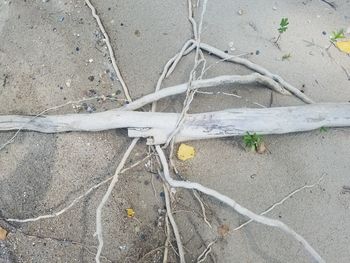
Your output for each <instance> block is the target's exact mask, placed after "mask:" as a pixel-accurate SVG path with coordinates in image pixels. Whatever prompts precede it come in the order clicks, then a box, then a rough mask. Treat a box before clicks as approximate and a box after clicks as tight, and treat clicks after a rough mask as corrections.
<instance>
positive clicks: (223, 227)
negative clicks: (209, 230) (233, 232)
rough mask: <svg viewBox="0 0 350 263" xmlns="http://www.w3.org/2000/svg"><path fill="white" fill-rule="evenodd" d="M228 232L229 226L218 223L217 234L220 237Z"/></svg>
mask: <svg viewBox="0 0 350 263" xmlns="http://www.w3.org/2000/svg"><path fill="white" fill-rule="evenodd" d="M228 232H230V227H229V226H228V225H220V226H218V234H219V236H221V237H224V236H226V235H227V234H228Z"/></svg>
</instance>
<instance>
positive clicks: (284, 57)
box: [282, 53, 292, 61]
mask: <svg viewBox="0 0 350 263" xmlns="http://www.w3.org/2000/svg"><path fill="white" fill-rule="evenodd" d="M291 57H292V54H291V53H288V54H284V55H283V56H282V61H283V60H289V59H290V58H291Z"/></svg>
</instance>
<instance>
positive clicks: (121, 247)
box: [119, 245, 127, 251]
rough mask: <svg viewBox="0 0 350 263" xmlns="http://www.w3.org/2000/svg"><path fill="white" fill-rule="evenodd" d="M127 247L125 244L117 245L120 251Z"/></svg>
mask: <svg viewBox="0 0 350 263" xmlns="http://www.w3.org/2000/svg"><path fill="white" fill-rule="evenodd" d="M126 249H127V246H126V245H122V246H119V250H121V251H124V250H126Z"/></svg>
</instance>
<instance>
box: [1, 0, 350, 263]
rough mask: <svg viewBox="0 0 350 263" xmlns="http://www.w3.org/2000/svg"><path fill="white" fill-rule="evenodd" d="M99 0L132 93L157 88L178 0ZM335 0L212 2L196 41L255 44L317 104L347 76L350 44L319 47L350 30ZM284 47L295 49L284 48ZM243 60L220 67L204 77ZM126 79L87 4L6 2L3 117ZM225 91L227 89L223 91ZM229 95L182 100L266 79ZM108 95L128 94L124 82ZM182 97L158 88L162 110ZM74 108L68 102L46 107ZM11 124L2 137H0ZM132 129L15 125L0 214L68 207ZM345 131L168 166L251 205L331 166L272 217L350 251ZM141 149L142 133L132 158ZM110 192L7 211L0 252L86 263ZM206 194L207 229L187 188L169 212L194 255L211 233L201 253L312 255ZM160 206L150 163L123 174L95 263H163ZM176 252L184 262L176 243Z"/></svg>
mask: <svg viewBox="0 0 350 263" xmlns="http://www.w3.org/2000/svg"><path fill="white" fill-rule="evenodd" d="M94 2H96V3H94V4H95V5H96V8H97V9H98V11H99V14H100V16H101V19H102V20H103V22H104V24H105V26H106V29H107V31H108V33H109V35H110V37H111V41H112V44H113V47H114V49H115V53H116V57H117V61H118V64H119V67H120V69H121V71H122V74H123V76H124V77H125V81H126V82H127V84H128V86H129V87H130V91H131V95H132V97H133V98H137V97H140V96H142V95H144V94H147V93H150V92H152V91H153V89H154V87H155V83H156V80H157V78H158V77H159V74H160V72H161V70H162V68H163V66H164V64H165V63H166V61H167V60H168V59H169V58H170V57H172V56H173V55H174V54H175V53H176V52H178V50H180V48H181V46H182V45H183V43H184V42H185V41H186V40H187V39H188V38H190V37H191V27H190V24H189V23H188V20H187V9H186V8H187V7H186V1H180V2H178V1H170V0H164V1H112V0H106V1H94ZM335 2H336V4H337V9H336V10H334V9H333V8H331V7H330V6H329V5H327V4H326V3H324V2H322V1H318V0H304V1H300V0H298V1H292V0H288V1H271V0H265V1H252V0H250V1H229V0H225V1H211V0H209V3H208V8H207V13H206V16H205V19H204V24H203V35H202V40H203V41H204V42H207V43H209V44H212V45H214V46H216V47H218V48H220V49H222V50H227V51H228V52H229V53H231V54H236V55H238V54H243V53H251V55H249V58H250V59H251V60H252V61H254V62H256V63H259V64H261V65H263V66H264V67H266V68H268V69H270V70H271V71H272V72H276V73H278V74H280V75H282V76H283V77H285V79H286V80H288V81H290V82H291V83H292V84H294V85H295V86H296V87H298V88H300V89H303V90H304V92H305V93H306V94H307V95H309V96H310V97H311V98H313V99H314V100H315V101H317V102H347V101H349V102H350V81H349V80H348V79H347V76H346V74H345V72H344V70H343V69H342V68H341V66H340V65H342V66H343V67H345V68H346V69H347V70H348V71H350V62H349V61H350V60H349V56H347V55H345V54H343V53H340V52H339V51H338V50H336V49H335V48H334V47H332V48H331V49H330V50H329V53H327V52H326V51H325V49H324V48H325V47H326V46H328V45H329V35H330V34H331V32H332V31H333V30H336V29H340V28H344V29H346V28H348V27H350V1H349V0H336V1H335ZM239 10H242V13H241V14H239V13H238V11H239ZM282 17H288V18H289V20H290V26H289V29H288V31H287V32H286V33H285V34H284V35H283V36H282V38H281V40H280V42H279V43H280V47H281V49H278V48H277V47H276V46H274V45H273V44H272V43H271V39H272V38H273V37H276V36H277V30H276V29H277V28H278V24H279V21H280V19H281V18H282ZM230 42H233V46H234V48H235V50H231V49H230V47H229V43H230ZM310 43H311V44H310ZM289 53H290V54H291V57H290V59H289V60H282V56H283V55H286V54H289ZM207 61H208V62H207V63H208V65H212V64H213V63H215V61H216V60H215V58H213V57H210V56H207ZM192 65H193V56H187V57H185V58H184V60H183V62H181V63H180V65H179V67H178V69H177V70H176V72H175V74H174V75H173V76H172V77H171V78H170V79H168V80H166V81H165V85H166V86H167V85H173V84H177V83H182V82H185V81H187V80H188V77H189V71H190V69H191V68H192ZM213 65H214V64H213ZM248 72H249V71H248V70H246V69H244V68H242V67H239V66H235V65H231V64H227V63H220V64H215V65H214V66H213V67H211V68H210V69H209V70H208V71H207V74H206V77H211V76H216V75H219V74H220V75H222V74H245V73H248ZM120 90H121V87H120V85H119V83H118V81H117V80H116V76H115V74H114V73H113V68H112V67H111V64H110V62H109V58H108V53H107V51H106V49H105V47H104V45H103V41H102V36H101V33H100V31H99V30H98V28H97V25H96V23H95V20H94V19H93V18H92V16H91V14H90V10H89V9H88V8H87V7H86V6H85V5H84V1H82V0H76V1H68V0H67V1H53V0H49V1H42V0H36V1H34V0H27V1H25V0H24V1H19V0H18V1H15V0H12V1H10V0H6V1H5V0H0V114H36V113H38V112H40V111H42V110H44V109H46V108H49V107H52V106H55V105H60V104H62V103H65V102H67V101H70V100H79V99H82V98H84V97H85V98H86V97H88V96H91V95H93V94H95V93H96V94H97V95H108V94H112V93H116V94H119V93H120ZM222 90H223V91H230V92H232V89H231V88H229V87H223V88H222ZM235 92H236V94H238V95H240V96H242V99H238V98H236V97H232V96H224V95H222V94H218V95H206V94H198V95H197V96H196V98H195V100H194V102H193V104H192V108H191V112H200V111H212V110H218V109H223V108H227V107H241V106H244V107H258V106H257V105H256V104H254V103H259V104H262V105H265V106H269V104H270V100H271V93H270V91H268V90H266V89H261V88H258V87H254V86H251V87H248V88H246V87H245V88H242V87H238V88H237V89H236V90H235ZM117 97H118V98H119V99H123V95H122V93H121V94H119V95H117ZM182 99H183V97H181V96H180V97H176V98H169V99H166V100H164V101H163V102H162V103H160V104H159V105H160V106H159V110H161V111H177V112H178V111H180V110H181V105H182ZM122 103H123V102H122V101H118V102H105V103H99V102H96V101H91V102H88V103H87V105H85V109H86V108H88V109H89V110H90V109H96V110H97V111H102V110H105V109H110V108H115V107H117V106H120V105H121V104H122ZM297 104H301V102H300V101H298V100H296V99H293V98H292V97H290V96H285V97H283V96H278V95H274V96H273V102H272V105H271V106H284V105H297ZM83 108H84V107H83ZM85 109H83V111H85ZM74 111H75V109H73V107H72V105H69V106H66V107H64V108H61V109H59V110H57V111H55V113H72V112H74ZM12 135H13V133H9V132H3V133H0V143H4V142H6V140H7V139H9V138H10V137H11V136H12ZM126 135H127V134H126V131H106V132H99V133H66V134H51V135H43V134H38V133H32V132H22V133H20V135H19V136H18V137H17V138H16V140H15V142H14V143H12V144H10V145H9V146H8V147H6V148H5V149H3V150H2V151H0V217H2V218H28V217H35V216H38V215H41V214H46V213H51V212H55V211H58V210H60V209H62V208H63V207H65V206H66V205H68V204H69V203H70V202H71V201H72V200H74V198H75V197H77V196H79V195H80V194H82V193H83V192H84V191H86V190H87V189H88V188H89V187H91V186H92V185H94V184H96V183H98V182H100V181H102V180H103V179H105V178H107V177H109V176H111V175H113V173H114V171H115V169H116V166H117V164H118V161H119V160H120V158H121V156H122V154H123V152H124V151H125V150H126V147H127V145H128V144H129V142H130V139H128V138H127V136H126ZM349 136H350V133H349V130H348V129H332V130H328V131H327V132H321V131H314V132H308V133H303V134H289V135H281V136H266V137H265V142H266V145H267V147H268V149H269V153H267V154H263V155H258V154H254V153H251V152H247V151H245V150H244V148H243V147H242V139H241V138H229V139H218V140H212V141H198V142H191V143H190V144H191V145H193V146H194V147H195V148H196V151H197V155H196V157H195V158H194V159H193V160H191V161H186V162H184V163H182V162H178V164H177V165H178V168H179V171H180V173H181V174H182V175H183V176H184V177H186V178H188V179H190V180H193V181H198V182H200V183H202V184H204V185H206V186H210V187H212V188H214V189H216V190H218V191H220V192H222V193H224V194H226V195H228V196H230V197H232V198H234V199H236V200H237V201H238V202H239V203H241V204H242V205H244V206H246V207H248V208H249V209H251V210H253V211H255V212H262V211H264V210H265V209H266V208H268V207H269V206H271V205H272V204H273V203H275V202H277V201H279V200H280V199H282V198H283V197H284V196H286V195H287V194H289V193H290V192H292V191H293V190H294V189H296V188H298V187H301V186H303V185H305V184H312V183H315V182H316V181H317V180H318V179H319V178H320V177H321V176H322V175H324V180H323V181H322V183H321V184H320V185H317V186H315V187H314V188H312V189H308V190H304V191H302V192H299V193H298V194H296V195H295V196H293V197H292V198H291V199H289V200H287V201H286V202H285V203H284V204H283V205H282V206H279V207H278V208H276V209H274V210H273V211H272V212H271V213H269V214H268V215H269V216H271V217H273V218H278V219H281V220H282V221H283V222H285V223H287V224H288V225H289V226H291V227H292V228H293V229H295V230H296V231H297V232H298V233H300V234H302V235H303V236H304V237H305V238H306V239H307V240H308V241H309V242H310V244H311V245H312V246H314V248H316V250H317V251H319V253H320V254H321V255H322V256H323V257H324V258H325V260H326V261H327V262H339V263H341V262H349V260H350V250H349V247H350V220H349V218H350V194H349V193H346V192H345V193H344V192H343V191H342V188H343V186H349V185H350V179H349V171H350V163H349V156H350V140H349V139H350V137H349ZM146 153H147V148H146V147H144V143H140V144H139V145H138V146H137V148H136V150H135V151H134V152H133V154H132V156H131V159H130V161H128V165H129V164H131V163H133V162H135V161H137V160H139V159H141V158H143V157H144V156H145V155H146ZM152 184H154V187H155V190H153V187H152ZM105 190H106V186H103V187H101V188H99V189H98V190H96V191H94V192H93V193H92V194H91V195H89V196H88V197H87V198H86V199H84V200H83V201H82V202H79V203H78V204H77V205H76V206H75V207H74V209H72V210H70V211H68V212H67V213H66V214H64V215H62V216H59V217H57V218H54V219H48V220H42V221H38V222H35V223H25V224H17V223H16V224H9V223H6V222H5V221H4V220H0V226H1V227H3V228H5V229H7V230H8V231H9V234H8V236H7V239H6V240H5V241H0V262H1V263H2V262H6V263H7V262H94V254H95V252H96V246H97V240H96V239H95V238H94V237H93V234H94V230H95V209H96V206H97V205H98V203H99V201H100V200H101V197H102V195H103V194H104V192H105ZM202 199H203V201H204V202H205V203H206V205H207V216H208V220H209V221H210V222H211V224H212V228H209V227H208V226H207V225H206V224H205V223H204V221H203V218H202V216H201V215H200V214H201V210H200V207H199V205H198V202H197V201H196V200H195V199H194V198H193V196H192V195H191V194H190V193H189V192H187V191H182V190H179V191H177V194H176V202H175V203H174V211H175V212H176V213H175V218H176V221H177V222H178V225H179V228H180V230H181V236H182V240H183V243H184V246H185V251H186V258H187V261H188V262H195V260H196V258H197V257H198V255H199V254H200V253H201V252H202V251H203V249H204V248H205V246H206V245H207V244H209V242H211V241H212V240H214V239H215V238H216V237H218V240H217V242H216V243H215V245H214V246H213V247H212V253H211V254H210V256H208V258H207V260H206V262H310V258H309V256H308V255H307V253H306V252H305V251H304V250H303V248H302V247H301V245H300V244H298V243H297V242H295V241H294V240H292V239H291V238H290V237H288V236H286V235H285V234H284V233H282V232H280V231H278V230H275V229H272V228H268V227H265V226H262V225H258V224H255V223H252V224H250V225H249V226H247V227H245V228H243V229H242V230H240V231H236V232H233V231H232V229H234V228H235V227H237V226H238V225H239V224H241V223H242V222H244V221H245V220H246V219H245V218H243V217H241V216H239V215H238V214H237V213H235V212H232V211H231V210H230V209H228V208H227V207H226V206H224V205H222V204H220V203H218V202H216V201H214V200H212V199H210V198H207V197H206V196H202ZM129 207H132V208H133V209H134V210H135V211H136V216H135V219H129V218H127V216H126V213H125V209H126V208H129ZM163 208H164V200H163V193H162V187H161V182H160V180H159V178H157V177H156V176H155V175H154V174H152V173H150V172H148V171H147V169H146V167H145V165H144V164H142V165H140V166H138V167H136V168H134V169H132V170H130V171H129V172H127V173H125V174H123V175H122V176H121V178H120V181H119V183H118V185H117V187H116V189H115V190H114V191H113V193H112V196H111V198H110V199H109V201H108V203H107V206H106V209H104V212H103V226H104V238H105V246H104V250H103V258H102V261H103V262H162V261H161V260H162V246H163V245H164V241H165V234H164V211H163ZM222 225H227V226H228V227H229V229H230V231H229V233H228V235H226V236H225V237H220V236H218V232H217V229H218V227H219V226H222ZM172 244H174V246H175V242H174V240H172ZM157 248H159V250H155V251H153V252H152V253H149V254H147V253H148V252H150V251H152V250H153V249H157ZM169 262H177V257H176V256H175V255H174V253H173V252H172V251H170V256H169Z"/></svg>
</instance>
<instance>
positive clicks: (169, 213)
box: [163, 184, 186, 263]
mask: <svg viewBox="0 0 350 263" xmlns="http://www.w3.org/2000/svg"><path fill="white" fill-rule="evenodd" d="M163 189H164V196H165V206H166V211H167V216H168V218H169V221H170V224H171V227H172V228H173V232H174V235H175V239H176V243H177V249H178V251H179V257H180V263H185V262H186V261H185V253H184V250H183V246H182V241H181V236H180V232H179V229H178V227H177V224H176V222H175V219H174V217H173V214H172V210H171V204H170V198H169V191H168V188H167V187H166V186H165V184H163Z"/></svg>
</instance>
